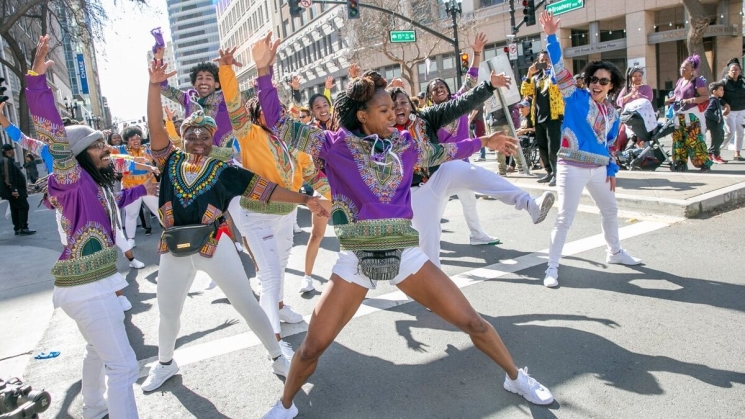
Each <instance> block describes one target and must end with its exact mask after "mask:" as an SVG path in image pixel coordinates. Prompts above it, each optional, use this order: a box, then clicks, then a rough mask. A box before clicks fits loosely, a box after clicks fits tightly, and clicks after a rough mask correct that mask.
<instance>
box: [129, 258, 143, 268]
mask: <svg viewBox="0 0 745 419" xmlns="http://www.w3.org/2000/svg"><path fill="white" fill-rule="evenodd" d="M129 267H130V268H134V269H142V268H144V267H145V264H144V263H142V262H140V261H139V260H137V259H132V260H130V261H129Z"/></svg>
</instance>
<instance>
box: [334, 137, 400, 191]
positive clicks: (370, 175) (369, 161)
mask: <svg viewBox="0 0 745 419" xmlns="http://www.w3.org/2000/svg"><path fill="white" fill-rule="evenodd" d="M391 140H392V141H394V142H391V141H390V140H380V139H378V138H377V137H375V141H373V139H372V138H359V137H357V136H355V135H354V134H350V135H349V136H348V137H347V138H346V144H347V148H348V149H349V151H350V152H351V154H352V157H353V158H354V161H355V163H356V164H357V170H358V171H359V174H360V177H361V178H362V180H363V181H364V182H365V184H366V185H367V187H368V188H369V189H370V192H372V193H373V194H374V195H375V196H376V197H378V199H379V200H380V202H382V203H385V204H388V203H390V202H391V199H392V198H393V195H395V193H396V190H397V189H398V186H399V185H400V184H401V180H402V179H403V167H402V165H401V161H400V159H399V158H397V157H396V154H400V153H401V151H402V150H401V149H400V148H398V146H397V145H396V143H400V141H399V139H398V138H392V139H391ZM381 141H382V142H383V150H373V147H375V146H376V145H379V144H381ZM407 145H408V142H407ZM394 147H395V148H396V149H394Z"/></svg>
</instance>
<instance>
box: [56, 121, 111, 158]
mask: <svg viewBox="0 0 745 419" xmlns="http://www.w3.org/2000/svg"><path fill="white" fill-rule="evenodd" d="M65 131H67V141H69V142H70V148H71V149H72V154H73V155H74V156H77V155H78V154H80V153H82V152H83V151H85V149H86V148H88V147H89V146H90V145H91V144H93V143H94V142H96V141H98V140H100V139H102V138H103V133H102V132H101V131H96V130H94V129H93V128H91V127H89V126H86V125H70V126H69V127H65Z"/></svg>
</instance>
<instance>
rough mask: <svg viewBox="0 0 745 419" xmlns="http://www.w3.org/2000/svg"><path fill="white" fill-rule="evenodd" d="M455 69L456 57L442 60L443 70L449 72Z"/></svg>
mask: <svg viewBox="0 0 745 419" xmlns="http://www.w3.org/2000/svg"><path fill="white" fill-rule="evenodd" d="M454 67H455V57H452V56H450V57H443V59H442V69H443V70H448V69H451V68H454Z"/></svg>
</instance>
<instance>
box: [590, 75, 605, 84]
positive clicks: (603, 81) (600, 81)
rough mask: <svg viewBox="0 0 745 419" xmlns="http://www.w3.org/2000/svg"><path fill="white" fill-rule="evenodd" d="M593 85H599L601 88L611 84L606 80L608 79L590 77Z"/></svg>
mask: <svg viewBox="0 0 745 419" xmlns="http://www.w3.org/2000/svg"><path fill="white" fill-rule="evenodd" d="M593 83H598V84H600V85H601V86H607V85H609V84H610V79H606V78H602V79H599V78H597V77H595V76H592V77H590V84H593Z"/></svg>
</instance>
